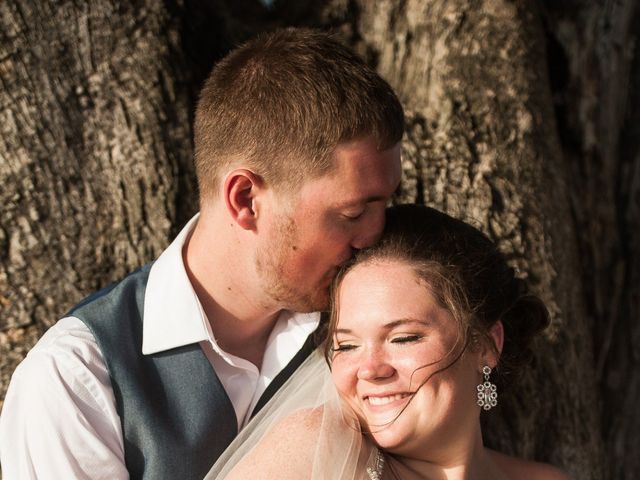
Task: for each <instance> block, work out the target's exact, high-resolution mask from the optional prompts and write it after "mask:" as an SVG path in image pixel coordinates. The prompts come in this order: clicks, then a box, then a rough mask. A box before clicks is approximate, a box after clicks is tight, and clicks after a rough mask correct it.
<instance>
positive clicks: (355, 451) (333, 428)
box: [205, 349, 377, 480]
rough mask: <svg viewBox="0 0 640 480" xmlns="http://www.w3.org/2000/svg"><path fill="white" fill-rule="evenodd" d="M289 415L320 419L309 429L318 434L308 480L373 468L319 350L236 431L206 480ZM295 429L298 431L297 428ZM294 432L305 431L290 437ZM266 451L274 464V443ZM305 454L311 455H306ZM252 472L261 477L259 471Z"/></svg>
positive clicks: (371, 454)
mask: <svg viewBox="0 0 640 480" xmlns="http://www.w3.org/2000/svg"><path fill="white" fill-rule="evenodd" d="M293 415H297V417H296V418H300V415H303V416H314V418H320V421H319V422H315V424H316V425H317V426H318V428H314V432H313V435H317V441H316V438H315V436H314V442H313V443H314V444H315V452H314V453H313V457H312V458H313V461H312V462H309V463H310V465H309V476H308V477H307V478H310V479H313V480H329V479H330V480H335V479H342V480H361V479H369V478H370V476H369V474H368V473H367V469H368V468H375V466H376V462H377V449H376V448H375V447H374V446H373V445H372V444H371V443H370V442H368V441H367V440H366V439H365V437H363V435H362V434H361V433H360V428H359V422H358V420H357V418H356V417H355V415H353V413H352V412H351V411H350V410H349V409H348V408H343V405H342V402H341V400H340V398H339V397H338V394H337V392H336V389H335V387H334V385H333V382H332V380H331V375H330V372H329V368H328V366H327V364H326V362H325V359H324V357H323V354H322V352H321V351H320V349H316V350H315V351H314V352H313V353H312V354H311V355H309V357H308V358H307V359H306V360H305V361H304V363H302V365H301V366H300V367H299V368H298V369H297V370H296V372H295V373H294V374H293V375H292V376H291V377H290V378H289V379H288V380H287V382H285V384H284V385H283V386H282V387H281V388H280V389H279V390H278V392H277V393H276V394H275V395H274V396H273V397H272V398H271V400H269V402H268V403H267V404H266V405H265V406H264V407H263V408H262V410H260V412H259V413H258V414H257V415H256V416H255V417H254V418H253V419H252V420H251V422H250V423H249V424H248V425H247V426H246V427H245V428H244V429H243V430H242V431H241V432H240V434H239V435H238V436H237V437H236V439H235V440H234V441H233V442H232V443H231V445H229V447H228V448H227V449H226V450H225V452H224V453H223V454H222V456H221V457H220V458H219V459H218V461H217V462H216V463H215V465H214V466H213V468H212V469H211V470H210V471H209V473H208V474H207V476H206V477H205V480H214V479H220V480H222V479H224V478H225V477H226V476H227V475H228V474H229V472H231V470H232V469H233V468H234V467H236V465H238V464H239V463H240V462H241V460H242V459H243V458H244V457H245V456H246V455H247V454H248V453H249V452H251V451H252V449H253V448H254V447H256V445H258V444H259V442H260V440H261V439H262V438H263V437H264V436H265V435H266V434H267V433H269V432H270V431H271V430H272V428H273V427H274V426H276V425H278V424H280V422H281V421H282V420H283V419H285V421H286V419H287V418H294V417H293ZM296 421H297V420H296ZM294 431H296V432H297V429H294ZM296 434H299V435H303V434H305V433H293V434H292V435H296ZM306 434H307V435H309V433H306ZM287 440H296V439H295V438H294V439H291V438H290V435H289V436H288V438H287ZM304 443H305V442H301V444H304ZM268 451H269V455H270V456H272V457H273V460H274V461H278V445H277V444H276V445H273V444H270V445H269V449H268ZM259 452H262V450H259ZM306 453H308V454H309V455H308V456H309V457H311V453H310V452H306ZM282 463H283V464H282V465H279V466H278V469H279V471H281V472H282V477H280V478H286V470H287V465H286V462H285V461H284V460H283V462H282ZM311 463H312V465H311ZM280 468H281V470H280ZM305 473H306V472H305ZM255 474H256V475H257V477H260V473H259V472H255ZM374 475H375V474H374ZM260 478H262V477H260Z"/></svg>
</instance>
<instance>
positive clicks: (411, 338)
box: [390, 334, 424, 343]
mask: <svg viewBox="0 0 640 480" xmlns="http://www.w3.org/2000/svg"><path fill="white" fill-rule="evenodd" d="M422 338H424V337H423V336H422V335H418V334H411V335H399V336H397V337H393V338H392V339H391V340H390V342H391V343H412V342H417V341H419V340H422Z"/></svg>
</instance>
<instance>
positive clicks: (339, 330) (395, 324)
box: [336, 318, 430, 335]
mask: <svg viewBox="0 0 640 480" xmlns="http://www.w3.org/2000/svg"><path fill="white" fill-rule="evenodd" d="M410 324H418V325H419V326H422V327H427V326H429V325H430V322H429V321H428V320H424V319H417V318H399V319H397V320H393V321H391V322H389V323H385V324H384V325H383V326H382V328H384V329H385V330H393V329H394V328H396V327H401V326H404V325H410ZM337 333H344V334H347V335H348V334H351V333H353V330H352V329H350V328H337V329H336V334H337Z"/></svg>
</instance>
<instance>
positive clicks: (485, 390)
mask: <svg viewBox="0 0 640 480" xmlns="http://www.w3.org/2000/svg"><path fill="white" fill-rule="evenodd" d="M482 373H484V383H481V384H480V385H478V406H479V407H482V408H484V409H485V410H491V409H492V408H493V407H495V406H496V405H498V392H497V391H496V390H497V388H496V385H495V384H494V383H491V382H490V381H489V375H491V367H489V366H488V365H485V366H484V367H482Z"/></svg>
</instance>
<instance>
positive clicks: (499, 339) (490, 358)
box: [482, 320, 504, 368]
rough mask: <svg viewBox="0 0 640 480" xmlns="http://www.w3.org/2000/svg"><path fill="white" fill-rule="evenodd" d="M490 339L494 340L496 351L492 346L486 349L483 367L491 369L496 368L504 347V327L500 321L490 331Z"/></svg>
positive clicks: (483, 355) (483, 354)
mask: <svg viewBox="0 0 640 480" xmlns="http://www.w3.org/2000/svg"><path fill="white" fill-rule="evenodd" d="M489 337H490V338H491V340H493V345H495V350H494V349H493V348H491V345H487V346H486V347H484V348H483V352H482V361H483V366H484V365H489V366H490V367H491V368H495V367H496V365H497V364H498V360H499V359H500V354H501V353H502V346H503V345H504V326H503V325H502V322H501V321H500V320H498V321H497V322H496V323H494V324H493V325H492V326H491V328H490V329H489Z"/></svg>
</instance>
